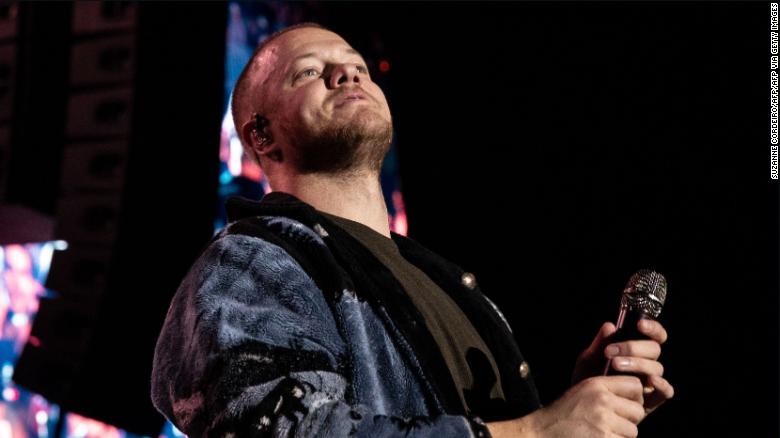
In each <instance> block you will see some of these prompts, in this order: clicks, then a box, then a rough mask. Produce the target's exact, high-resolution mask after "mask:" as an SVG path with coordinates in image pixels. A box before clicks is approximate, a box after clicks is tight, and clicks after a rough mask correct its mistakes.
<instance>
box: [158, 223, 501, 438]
mask: <svg viewBox="0 0 780 438" xmlns="http://www.w3.org/2000/svg"><path fill="white" fill-rule="evenodd" d="M346 347H347V346H346V345H345V342H344V339H343V337H342V336H341V335H340V334H339V332H338V329H337V326H336V323H335V321H334V319H333V314H332V312H331V311H330V308H329V307H328V305H327V303H326V302H325V299H324V297H323V295H322V293H321V292H320V290H319V289H318V287H317V286H316V285H315V283H314V282H313V280H312V279H311V278H310V277H309V276H308V275H307V274H306V273H305V271H303V269H302V268H301V267H300V265H299V264H298V263H297V262H296V261H295V260H294V259H293V258H292V257H291V256H290V255H289V254H288V253H287V252H286V251H284V250H283V249H282V248H280V247H279V246H276V245H273V244H271V243H269V242H267V241H265V240H262V239H259V238H256V237H250V236H245V235H224V236H221V237H219V238H218V239H216V240H215V241H213V242H212V243H211V244H210V245H209V247H208V248H207V249H206V250H205V251H204V252H203V254H202V255H201V256H200V257H199V258H198V260H197V261H196V262H195V264H194V265H193V266H192V268H191V269H190V271H189V272H188V274H187V276H186V277H185V278H184V280H183V281H182V283H181V285H180V286H179V289H178V290H177V292H176V294H175V296H174V298H173V301H172V302H171V305H170V308H169V310H168V314H167V316H166V319H165V323H164V324H163V328H162V331H161V333H160V337H159V339H158V341H157V346H156V348H155V355H154V364H153V371H152V401H153V403H154V405H155V406H156V408H157V409H158V410H159V411H160V412H162V413H163V414H164V415H165V416H166V417H167V418H168V419H169V420H171V422H173V423H174V424H175V425H176V426H177V427H178V428H179V429H180V430H182V431H183V432H185V433H186V434H187V435H188V436H190V437H202V436H208V437H223V436H224V437H230V436H235V437H241V438H243V437H255V436H274V437H277V436H279V437H288V436H295V437H303V436H306V437H309V436H318V437H341V436H361V437H399V436H415V437H418V436H419V437H428V436H430V437H471V436H475V437H489V436H490V434H489V432H488V430H487V427H486V426H485V424H484V423H483V422H481V420H479V418H477V417H465V416H458V415H446V414H442V415H437V416H433V417H412V418H399V417H392V416H386V415H377V414H375V413H373V412H371V411H370V410H369V409H368V407H367V406H365V405H360V404H349V403H348V402H347V401H346V398H345V394H346V393H347V390H348V387H349V385H350V382H349V381H347V379H345V377H344V375H345V373H343V372H342V370H341V368H340V367H341V366H342V364H343V363H344V361H343V359H344V357H345V355H346Z"/></svg>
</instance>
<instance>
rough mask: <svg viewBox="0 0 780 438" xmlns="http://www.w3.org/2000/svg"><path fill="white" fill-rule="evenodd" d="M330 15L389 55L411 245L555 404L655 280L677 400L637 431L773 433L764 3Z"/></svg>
mask: <svg viewBox="0 0 780 438" xmlns="http://www.w3.org/2000/svg"><path fill="white" fill-rule="evenodd" d="M323 9H327V12H328V13H329V14H330V15H329V17H330V18H328V19H327V20H323V21H324V22H325V23H326V24H330V25H332V26H333V27H334V30H336V31H338V32H341V33H342V34H344V35H345V36H346V38H347V39H348V41H350V42H353V43H354V44H353V45H355V46H356V47H360V42H361V41H365V40H371V38H372V37H373V38H376V35H377V34H378V35H380V36H381V40H382V41H384V43H385V47H384V56H385V57H386V58H387V59H388V60H389V62H390V65H391V69H390V72H389V73H388V74H389V75H390V87H389V91H388V98H389V99H390V105H391V110H392V111H393V116H394V121H395V127H396V140H397V145H398V148H399V157H400V158H399V161H400V167H401V174H402V184H403V192H404V197H405V199H406V201H407V209H408V216H409V235H410V237H412V238H414V239H417V240H418V241H420V242H422V243H423V244H425V245H427V246H429V247H430V248H431V249H433V250H435V251H437V252H439V253H441V254H443V255H445V256H447V257H449V258H450V259H451V260H453V261H455V262H457V263H459V264H460V265H461V266H463V267H464V268H465V269H466V270H470V271H472V272H474V273H475V274H476V276H477V279H478V281H479V282H480V284H481V285H482V289H483V291H484V292H485V293H486V294H488V296H490V297H492V298H493V299H494V301H496V302H497V303H498V305H499V307H500V308H501V309H502V310H503V311H504V313H505V314H506V315H507V317H508V319H509V320H510V323H511V324H512V326H513V327H514V331H515V333H516V337H517V340H518V342H519V344H520V347H521V350H522V351H523V352H524V354H525V355H526V357H527V358H528V360H529V362H530V364H531V370H532V373H533V375H534V377H535V379H536V381H537V384H538V386H539V388H540V392H541V396H542V399H543V402H545V403H549V402H551V401H552V400H554V399H555V398H557V397H558V396H559V395H560V394H561V393H562V392H563V391H564V390H565V389H566V388H567V387H568V382H569V377H570V375H571V370H572V367H573V364H574V359H575V358H576V356H577V354H578V353H579V352H580V351H581V350H582V349H584V348H585V347H586V346H587V345H588V344H589V343H590V342H591V340H592V339H593V337H594V336H595V334H596V331H597V330H598V328H599V326H600V325H601V323H602V322H604V321H607V320H611V321H614V318H615V317H616V314H617V305H618V301H619V296H620V293H621V291H622V289H623V286H624V285H625V282H626V280H627V279H628V277H629V276H630V275H631V274H632V273H633V272H634V271H636V270H638V269H641V268H645V267H649V268H654V269H657V270H659V271H660V272H662V273H663V274H665V276H666V277H667V279H668V282H669V296H668V300H667V303H666V307H665V309H664V311H663V313H662V315H661V321H662V322H663V323H664V325H665V327H666V328H667V330H668V332H669V334H670V336H669V341H668V342H667V343H666V344H665V345H664V348H663V353H662V357H661V361H662V363H663V364H664V365H665V367H666V371H665V376H666V377H667V378H668V380H669V381H670V382H671V383H672V384H673V385H674V387H675V391H676V394H675V397H674V399H673V400H672V401H670V402H668V403H667V404H666V405H665V406H662V407H661V408H660V409H659V410H658V411H657V412H656V413H654V414H653V415H651V416H649V417H648V418H647V419H646V420H645V421H644V422H643V423H642V425H641V426H640V436H646V437H651V436H652V437H661V436H718V437H721V436H724V437H725V436H766V437H769V436H777V434H778V378H777V376H778V348H777V346H778V323H777V314H778V299H777V296H778V257H777V243H778V233H777V230H778V191H777V182H776V181H771V180H770V179H769V137H768V129H769V128H768V123H769V118H768V117H769V55H770V54H769V44H768V41H769V5H768V4H765V3H751V4H728V3H685V4H675V3H660V4H643V3H598V4H569V3H544V4H536V3H534V4H529V3H524V4H519V3H490V4H475V3H450V4H445V3H435V4H430V3H429V4H408V3H407V4H385V5H377V4H371V5H361V6H360V7H358V5H356V4H346V5H338V6H336V5H332V4H326V5H325V6H323ZM370 49H371V48H370V47H367V48H366V49H364V50H370ZM358 50H361V49H360V48H359V49H358Z"/></svg>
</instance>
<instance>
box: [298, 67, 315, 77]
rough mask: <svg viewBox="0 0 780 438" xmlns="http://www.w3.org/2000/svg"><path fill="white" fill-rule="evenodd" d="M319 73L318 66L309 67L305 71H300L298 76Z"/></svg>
mask: <svg viewBox="0 0 780 438" xmlns="http://www.w3.org/2000/svg"><path fill="white" fill-rule="evenodd" d="M318 74H320V72H319V71H317V69H316V68H307V69H306V70H304V71H302V72H300V73H299V74H298V78H305V77H309V76H316V75H318Z"/></svg>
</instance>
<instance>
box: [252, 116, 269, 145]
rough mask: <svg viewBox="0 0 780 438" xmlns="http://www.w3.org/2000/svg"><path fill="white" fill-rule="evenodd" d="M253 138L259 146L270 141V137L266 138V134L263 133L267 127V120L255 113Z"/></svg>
mask: <svg viewBox="0 0 780 438" xmlns="http://www.w3.org/2000/svg"><path fill="white" fill-rule="evenodd" d="M254 117H255V129H254V132H255V137H257V140H258V142H259V143H261V144H265V143H267V142H268V141H269V140H270V137H269V136H268V133H266V132H265V127H266V126H268V119H266V118H265V117H263V116H261V115H260V114H257V113H255V115H254Z"/></svg>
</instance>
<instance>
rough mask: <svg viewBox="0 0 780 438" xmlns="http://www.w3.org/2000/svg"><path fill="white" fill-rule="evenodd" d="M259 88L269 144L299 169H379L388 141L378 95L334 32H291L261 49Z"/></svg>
mask: <svg viewBox="0 0 780 438" xmlns="http://www.w3.org/2000/svg"><path fill="white" fill-rule="evenodd" d="M268 51H269V53H268V55H267V57H265V58H266V59H265V60H264V63H265V64H266V65H268V66H273V71H271V72H269V73H268V76H267V77H268V80H267V82H266V83H265V85H264V86H263V90H264V92H265V93H266V95H267V98H268V100H267V104H268V105H266V108H265V110H266V111H267V113H268V119H269V120H270V126H271V129H272V133H273V135H274V139H275V141H277V142H278V143H279V146H280V147H281V148H282V153H283V154H284V155H285V157H286V159H288V160H290V165H291V166H293V167H294V169H295V170H296V171H298V172H300V173H313V172H319V173H339V172H344V171H348V170H352V171H354V170H364V169H370V170H375V171H377V172H378V171H379V169H380V167H381V164H382V159H383V158H384V155H385V154H386V153H387V150H388V149H389V147H390V141H391V139H392V119H391V116H390V108H389V107H388V105H387V100H386V99H385V96H384V93H382V90H381V89H380V88H379V86H378V85H377V84H375V83H374V82H373V81H372V80H371V78H370V77H369V74H368V69H367V67H366V63H365V61H364V60H363V58H362V57H361V56H360V55H359V54H358V53H357V52H356V51H355V50H354V49H352V47H350V45H349V44H347V42H346V41H344V40H343V39H342V38H341V37H340V36H338V35H337V34H335V33H333V32H330V31H326V30H323V29H318V28H301V29H296V30H292V31H290V32H288V33H285V34H283V35H281V36H279V37H278V39H277V40H275V41H274V42H272V43H271V44H270V46H269V47H268Z"/></svg>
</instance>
